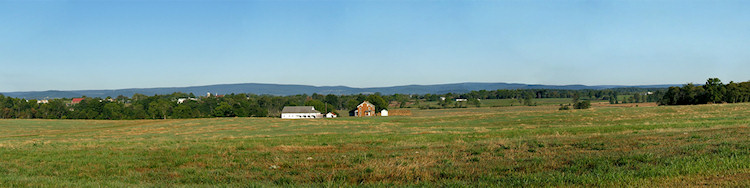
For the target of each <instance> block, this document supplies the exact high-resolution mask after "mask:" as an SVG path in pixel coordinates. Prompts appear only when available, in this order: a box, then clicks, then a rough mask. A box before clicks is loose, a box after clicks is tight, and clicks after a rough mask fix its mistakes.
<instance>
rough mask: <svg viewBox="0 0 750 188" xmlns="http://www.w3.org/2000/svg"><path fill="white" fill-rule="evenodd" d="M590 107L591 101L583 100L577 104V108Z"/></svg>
mask: <svg viewBox="0 0 750 188" xmlns="http://www.w3.org/2000/svg"><path fill="white" fill-rule="evenodd" d="M588 108H591V102H589V101H581V102H577V103H576V104H575V109H588Z"/></svg>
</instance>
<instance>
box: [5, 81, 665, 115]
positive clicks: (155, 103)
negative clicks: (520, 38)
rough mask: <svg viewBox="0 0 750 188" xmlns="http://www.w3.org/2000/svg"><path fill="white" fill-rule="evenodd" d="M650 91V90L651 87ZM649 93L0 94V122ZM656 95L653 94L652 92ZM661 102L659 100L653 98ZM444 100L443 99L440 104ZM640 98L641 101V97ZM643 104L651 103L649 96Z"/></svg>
mask: <svg viewBox="0 0 750 188" xmlns="http://www.w3.org/2000/svg"><path fill="white" fill-rule="evenodd" d="M651 90H652V89H651ZM651 90H649V89H641V88H621V89H607V90H559V89H515V90H493V91H487V90H480V91H471V92H468V93H462V94H454V93H446V94H424V95H417V94H393V95H382V94H380V93H373V94H355V95H333V94H328V95H322V94H316V93H314V94H312V95H307V94H301V95H292V96H273V95H255V94H228V95H223V96H217V95H213V96H195V95H194V94H192V93H188V94H186V93H179V92H178V93H172V94H168V95H153V96H147V95H143V94H135V95H133V96H130V97H128V96H122V95H120V96H117V97H114V98H112V97H107V98H98V97H85V96H84V97H82V98H83V100H81V101H80V102H79V103H77V104H71V99H69V98H68V99H50V100H47V101H46V102H45V103H40V102H39V101H38V100H26V99H20V98H13V97H6V96H3V95H2V94H0V118H40V119H113V120H117V119H170V118H210V117H278V116H280V114H281V110H282V108H283V107H284V106H314V107H315V109H316V110H318V111H321V112H322V113H327V112H333V113H336V114H339V115H342V114H347V113H348V111H350V110H353V109H354V108H356V106H357V105H359V104H360V103H362V102H363V101H369V102H370V103H372V104H373V105H375V106H376V110H378V111H380V110H382V109H388V108H389V107H397V108H409V107H420V108H421V107H422V106H424V105H420V101H439V102H438V105H439V106H442V107H443V108H452V107H465V106H463V103H457V102H452V101H453V100H455V99H467V100H466V101H467V104H468V105H475V106H477V107H479V106H480V104H481V102H480V100H483V99H517V100H519V102H520V103H522V104H525V105H533V104H534V103H533V99H537V98H574V97H575V98H577V97H588V99H589V100H593V99H600V100H607V99H615V100H616V98H618V97H617V96H618V95H634V96H636V95H641V94H642V93H644V92H646V91H651ZM657 92H659V90H657ZM659 98H661V97H659ZM443 99H444V100H443ZM643 100H646V99H643ZM648 100H651V99H650V98H649V99H648Z"/></svg>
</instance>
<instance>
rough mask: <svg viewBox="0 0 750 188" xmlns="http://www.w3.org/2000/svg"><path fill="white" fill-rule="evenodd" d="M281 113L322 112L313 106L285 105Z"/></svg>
mask: <svg viewBox="0 0 750 188" xmlns="http://www.w3.org/2000/svg"><path fill="white" fill-rule="evenodd" d="M281 113H320V112H319V111H317V110H315V107H313V106H285V107H284V109H283V110H281Z"/></svg>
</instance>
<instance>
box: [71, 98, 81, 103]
mask: <svg viewBox="0 0 750 188" xmlns="http://www.w3.org/2000/svg"><path fill="white" fill-rule="evenodd" d="M82 100H83V98H73V101H70V104H78V103H81V101H82Z"/></svg>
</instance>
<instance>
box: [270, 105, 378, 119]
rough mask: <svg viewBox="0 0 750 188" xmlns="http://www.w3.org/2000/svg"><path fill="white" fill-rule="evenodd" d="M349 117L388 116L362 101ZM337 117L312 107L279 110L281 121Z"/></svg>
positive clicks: (292, 107)
mask: <svg viewBox="0 0 750 188" xmlns="http://www.w3.org/2000/svg"><path fill="white" fill-rule="evenodd" d="M349 115H350V116H355V117H372V116H388V110H385V109H383V110H381V111H380V112H377V111H376V110H375V105H373V104H372V103H370V102H368V101H364V102H362V103H361V104H359V105H357V108H355V109H354V110H352V111H349ZM336 117H338V115H336V114H334V113H331V112H328V113H326V114H322V113H320V111H317V110H315V107H313V106H285V107H284V109H282V110H281V119H315V118H336Z"/></svg>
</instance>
